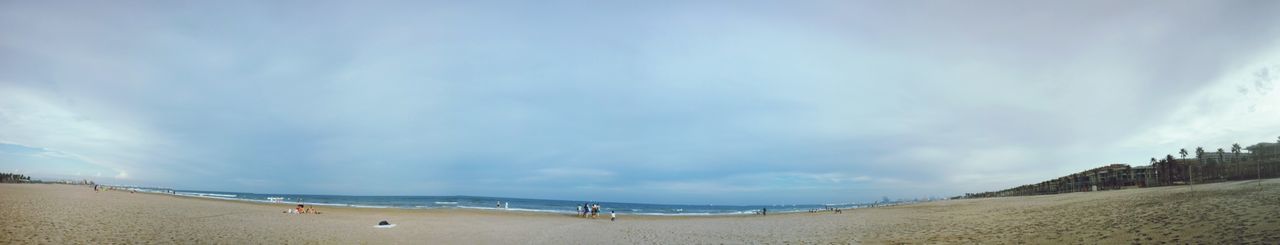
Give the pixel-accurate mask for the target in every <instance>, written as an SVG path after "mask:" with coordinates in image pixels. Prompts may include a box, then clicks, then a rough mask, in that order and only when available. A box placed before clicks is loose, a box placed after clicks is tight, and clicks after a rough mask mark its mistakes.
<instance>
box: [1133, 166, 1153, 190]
mask: <svg viewBox="0 0 1280 245" xmlns="http://www.w3.org/2000/svg"><path fill="white" fill-rule="evenodd" d="M1129 175H1130V176H1133V180H1132V181H1133V184H1134V185H1135V186H1138V187H1148V186H1151V185H1152V184H1154V183H1155V182H1156V170H1155V167H1153V166H1137V167H1133V168H1130V169H1129Z"/></svg>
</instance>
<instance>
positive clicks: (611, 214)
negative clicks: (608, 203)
mask: <svg viewBox="0 0 1280 245" xmlns="http://www.w3.org/2000/svg"><path fill="white" fill-rule="evenodd" d="M617 219H618V213H616V212H614V211H613V210H609V221H614V220H617Z"/></svg>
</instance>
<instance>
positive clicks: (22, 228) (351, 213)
mask: <svg viewBox="0 0 1280 245" xmlns="http://www.w3.org/2000/svg"><path fill="white" fill-rule="evenodd" d="M289 207H291V206H290V205H288V204H257V203H246V202H235V201H221V200H210V199H202V198H189V197H176V196H167V195H159V194H142V193H136V194H135V193H129V192H122V191H104V192H94V191H93V189H92V188H90V187H88V186H70V185H45V184H0V244H32V243H52V244H104V243H144V242H145V243H184V244H189V243H200V244H204V243H220V244H246V243H248V244H260V243H291V244H352V243H369V244H386V243H400V244H405V243H412V244H423V243H426V244H615V243H621V244H636V243H642V244H653V243H660V244H720V243H728V244H740V243H770V244H788V243H790V244H815V243H821V244H829V243H831V244H846V243H873V244H879V243H911V244H914V243H1037V244H1043V243H1052V244H1060V243H1073V244H1074V243H1103V244H1130V243H1140V244H1160V243H1177V244H1181V243H1211V244H1213V243H1219V244H1220V243H1230V244H1237V243H1275V242H1278V241H1280V179H1270V180H1263V185H1262V187H1261V188H1260V187H1259V186H1258V183H1257V182H1256V181H1238V182H1226V183H1215V184H1206V185H1196V186H1195V188H1194V191H1193V190H1192V189H1191V188H1187V187H1186V186H1176V187H1159V188H1143V189H1128V190H1117V191H1103V192H1092V193H1071V194H1062V195H1048V196H1033V197H1008V198H987V199H972V200H950V201H940V202H931V203H923V204H914V205H903V206H895V207H880V208H867V209H857V210H848V211H845V212H844V213H843V214H833V213H830V212H823V213H795V214H780V215H769V216H764V217H762V216H727V217H640V216H620V217H619V220H618V221H616V222H610V221H609V219H608V218H607V217H606V218H601V219H594V220H592V219H583V218H577V217H575V216H572V215H558V214H538V213H517V212H497V211H476V210H457V209H449V210H400V209H367V208H334V207H322V208H321V211H323V212H324V214H319V215H311V214H306V215H290V214H283V213H281V211H283V210H284V209H286V208H289ZM380 220H388V221H391V222H392V223H395V224H398V226H397V227H395V228H390V229H376V228H373V225H375V224H376V223H377V222H378V221H380Z"/></svg>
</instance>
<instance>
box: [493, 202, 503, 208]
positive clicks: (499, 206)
mask: <svg viewBox="0 0 1280 245" xmlns="http://www.w3.org/2000/svg"><path fill="white" fill-rule="evenodd" d="M493 208H502V201H498V204H497V205H494V206H493Z"/></svg>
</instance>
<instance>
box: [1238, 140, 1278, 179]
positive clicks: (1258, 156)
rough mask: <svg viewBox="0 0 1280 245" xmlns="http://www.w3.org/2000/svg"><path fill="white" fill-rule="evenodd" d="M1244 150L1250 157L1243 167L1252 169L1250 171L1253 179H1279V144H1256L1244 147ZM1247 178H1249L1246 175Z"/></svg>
mask: <svg viewBox="0 0 1280 245" xmlns="http://www.w3.org/2000/svg"><path fill="white" fill-rule="evenodd" d="M1245 149H1246V150H1248V151H1249V153H1250V156H1249V157H1248V160H1247V161H1246V163H1245V164H1244V165H1245V166H1243V167H1246V168H1248V167H1252V169H1251V170H1253V171H1254V173H1253V175H1252V177H1253V178H1258V177H1261V178H1275V177H1280V142H1277V143H1266V142H1264V143H1258V144H1255V145H1251V146H1249V147H1245ZM1245 172H1248V170H1245ZM1258 175H1261V176H1258ZM1247 177H1249V176H1248V174H1247V173H1246V178H1247Z"/></svg>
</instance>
